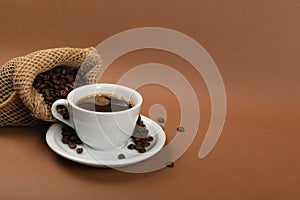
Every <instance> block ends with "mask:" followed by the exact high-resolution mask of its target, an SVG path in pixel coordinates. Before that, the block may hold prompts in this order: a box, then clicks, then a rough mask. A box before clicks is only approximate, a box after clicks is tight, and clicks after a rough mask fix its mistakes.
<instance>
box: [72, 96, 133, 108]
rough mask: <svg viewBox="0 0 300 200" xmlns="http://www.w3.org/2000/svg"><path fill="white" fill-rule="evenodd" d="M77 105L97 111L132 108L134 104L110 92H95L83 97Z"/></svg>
mask: <svg viewBox="0 0 300 200" xmlns="http://www.w3.org/2000/svg"><path fill="white" fill-rule="evenodd" d="M77 106H79V107H80V108H83V109H86V110H90V111H96V112H118V111H123V110H127V109H129V108H132V107H133V104H132V103H131V102H129V101H126V100H123V99H121V98H118V97H115V96H112V95H109V94H95V95H90V96H87V97H83V98H82V99H80V100H79V101H78V102H77Z"/></svg>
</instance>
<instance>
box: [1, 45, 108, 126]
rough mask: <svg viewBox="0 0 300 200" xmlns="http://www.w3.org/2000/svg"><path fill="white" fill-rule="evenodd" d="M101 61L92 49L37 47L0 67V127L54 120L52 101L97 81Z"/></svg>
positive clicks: (29, 124)
mask: <svg viewBox="0 0 300 200" xmlns="http://www.w3.org/2000/svg"><path fill="white" fill-rule="evenodd" d="M101 64H102V60H101V57H100V55H99V54H98V53H97V51H96V49H94V48H84V49H81V48H56V49H47V50H40V51H36V52H33V53H31V54H28V55H26V56H22V57H18V58H14V59H12V60H11V61H9V62H8V63H6V64H5V65H4V66H3V67H2V68H0V127H1V126H31V125H35V124H37V123H38V122H40V121H49V122H55V121H56V119H55V118H54V117H53V116H52V114H51V105H52V103H53V102H54V101H55V100H57V99H61V98H66V96H67V95H68V93H69V92H70V91H71V90H72V89H73V88H74V87H78V86H81V85H85V84H91V83H96V82H98V77H97V75H98V73H99V70H100V67H101Z"/></svg>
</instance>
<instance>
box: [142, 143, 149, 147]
mask: <svg viewBox="0 0 300 200" xmlns="http://www.w3.org/2000/svg"><path fill="white" fill-rule="evenodd" d="M142 146H143V147H148V146H150V142H143V143H142Z"/></svg>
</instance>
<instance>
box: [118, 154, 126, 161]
mask: <svg viewBox="0 0 300 200" xmlns="http://www.w3.org/2000/svg"><path fill="white" fill-rule="evenodd" d="M125 158H126V156H125V155H124V154H122V153H121V154H119V155H118V159H120V160H121V159H125Z"/></svg>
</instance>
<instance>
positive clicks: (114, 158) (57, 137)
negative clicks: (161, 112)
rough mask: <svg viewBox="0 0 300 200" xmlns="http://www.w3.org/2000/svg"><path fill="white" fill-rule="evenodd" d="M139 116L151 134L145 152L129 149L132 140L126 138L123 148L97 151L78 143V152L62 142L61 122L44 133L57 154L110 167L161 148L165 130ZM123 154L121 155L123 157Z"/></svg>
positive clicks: (143, 156) (81, 161)
mask: <svg viewBox="0 0 300 200" xmlns="http://www.w3.org/2000/svg"><path fill="white" fill-rule="evenodd" d="M141 117H142V120H143V122H144V124H145V125H146V127H147V129H148V130H149V134H148V135H149V136H153V141H151V145H150V146H149V147H147V148H146V150H147V151H146V152H145V153H138V152H137V151H136V150H129V149H128V148H127V146H128V144H131V143H133V142H132V141H131V139H128V141H127V144H126V145H125V146H124V147H123V148H120V149H115V150H111V151H98V150H94V149H91V148H89V147H88V146H86V145H78V147H81V148H83V152H82V153H81V154H78V153H77V152H76V150H75V149H70V148H69V146H68V145H66V144H63V143H62V141H61V139H62V134H61V132H62V130H61V128H62V127H64V126H66V125H64V124H61V123H55V124H53V125H52V126H51V127H50V128H49V129H48V131H47V133H46V141H47V144H48V146H49V147H50V148H51V149H52V150H53V151H54V152H55V153H57V154H58V155H60V156H62V157H64V158H66V159H69V160H72V161H75V162H78V163H81V164H84V165H88V166H93V167H111V168H113V167H123V166H127V165H131V164H134V163H137V162H141V161H143V160H146V159H148V158H150V157H152V156H154V155H155V154H157V153H158V152H159V151H160V150H161V149H162V147H163V146H164V144H165V141H166V135H165V132H164V131H163V129H162V128H161V127H160V126H159V125H158V124H157V123H156V122H155V121H153V120H151V119H149V118H147V117H145V116H141ZM120 154H123V155H124V156H125V158H123V159H119V158H118V156H119V155H120ZM123 155H122V157H124V156H123ZM119 157H120V156H119Z"/></svg>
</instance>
